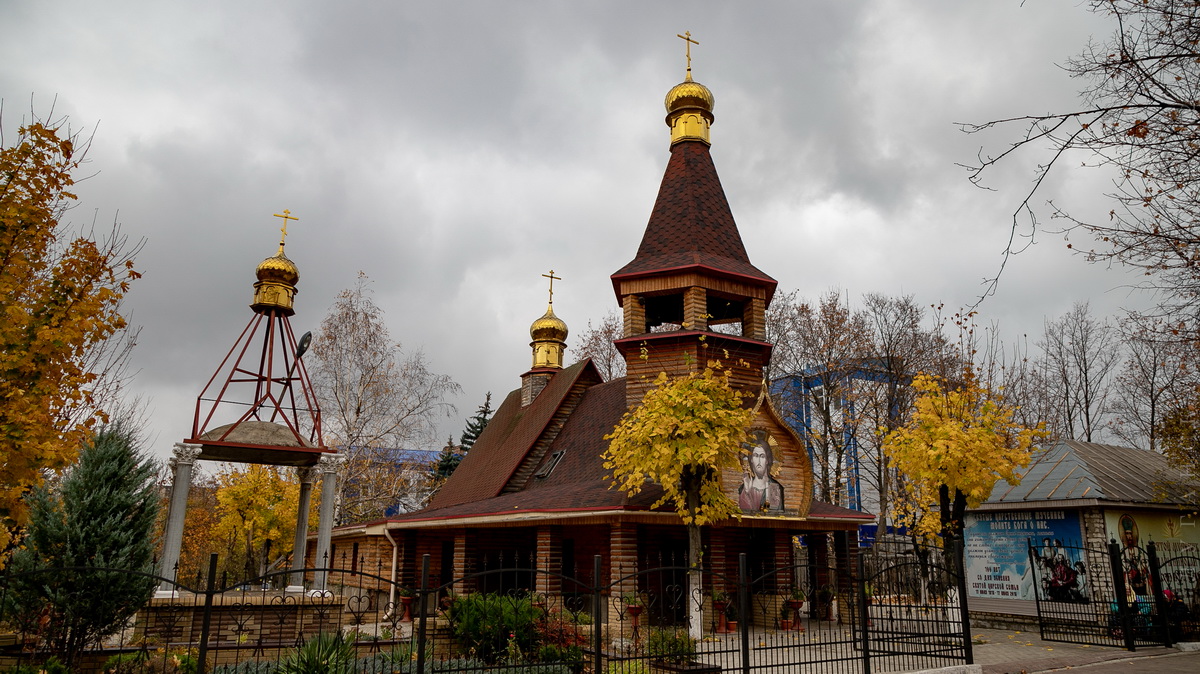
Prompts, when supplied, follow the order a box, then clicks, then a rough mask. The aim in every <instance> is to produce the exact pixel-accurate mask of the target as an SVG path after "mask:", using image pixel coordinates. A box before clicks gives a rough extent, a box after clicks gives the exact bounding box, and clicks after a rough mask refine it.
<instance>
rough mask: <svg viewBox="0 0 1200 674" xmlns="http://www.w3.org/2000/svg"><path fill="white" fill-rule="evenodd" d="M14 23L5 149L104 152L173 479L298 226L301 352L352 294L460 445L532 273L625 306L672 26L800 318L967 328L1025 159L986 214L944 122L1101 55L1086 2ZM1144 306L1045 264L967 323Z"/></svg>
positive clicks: (515, 341) (518, 353)
mask: <svg viewBox="0 0 1200 674" xmlns="http://www.w3.org/2000/svg"><path fill="white" fill-rule="evenodd" d="M0 24H2V25H3V26H4V39H3V40H2V41H0V97H2V98H3V100H4V115H3V120H2V127H3V129H4V130H5V131H6V133H8V134H10V135H8V136H7V137H9V138H11V137H12V136H11V133H12V132H13V131H14V130H15V127H16V126H17V125H18V124H19V123H20V121H21V119H22V117H23V116H27V115H28V113H29V110H30V109H32V110H33V111H35V112H37V113H38V114H42V115H45V114H47V113H48V112H49V110H50V108H51V106H52V105H53V107H54V112H55V114H56V115H64V114H65V115H69V116H70V119H71V123H72V124H73V125H74V126H76V127H87V128H92V127H95V126H97V125H98V129H97V131H96V136H95V143H94V145H93V146H92V149H91V152H90V155H89V157H90V160H91V164H90V165H89V168H90V169H92V170H94V171H95V175H92V176H91V177H90V178H89V179H88V180H86V181H84V182H83V183H82V184H81V185H80V189H79V190H78V191H79V193H80V197H81V199H80V204H79V206H78V208H76V209H75V210H74V211H72V212H71V215H70V217H71V220H72V222H73V223H74V224H78V225H86V224H90V223H91V222H92V221H93V219H95V220H96V221H98V222H111V221H114V220H115V221H119V222H120V223H122V226H123V229H124V231H125V232H126V233H127V234H128V235H129V236H130V237H132V238H134V239H144V240H145V248H144V249H143V251H142V253H141V254H140V255H139V257H138V260H137V264H138V267H139V268H140V269H141V270H143V271H144V272H145V277H144V278H143V280H141V281H139V282H137V283H136V284H135V286H134V288H133V290H132V291H131V293H130V294H129V296H128V298H127V302H126V306H127V308H128V309H129V310H130V311H131V312H132V317H133V321H134V322H135V323H138V324H140V325H142V326H143V330H142V334H141V340H140V344H139V346H138V348H137V350H136V355H135V367H136V368H137V369H138V370H139V374H138V376H137V378H136V380H135V383H134V386H133V390H132V393H136V394H140V395H142V396H144V397H145V398H147V399H148V400H149V404H150V409H151V410H152V417H151V418H152V426H153V429H152V430H153V432H154V434H155V435H156V440H155V448H156V449H157V450H158V451H160V452H166V451H167V450H168V449H169V447H170V444H171V443H172V442H176V441H178V440H181V439H183V437H184V436H185V435H186V434H187V432H188V431H189V430H190V424H191V410H192V405H193V404H194V400H195V396H196V395H197V394H198V393H199V391H200V389H201V388H202V387H203V385H204V383H205V382H206V381H207V378H208V377H209V376H210V375H211V373H212V371H213V370H215V369H216V367H217V364H218V363H219V362H220V359H221V358H222V357H223V356H224V354H225V351H226V350H227V349H228V348H229V346H231V345H232V344H233V341H234V340H235V339H236V337H237V335H238V334H239V332H240V330H241V328H242V327H243V326H244V325H245V323H246V322H247V321H248V320H249V318H250V312H249V309H248V307H247V305H248V304H249V301H250V297H251V284H252V282H253V280H254V277H253V271H254V266H255V265H256V264H257V263H258V262H259V261H260V260H261V259H263V258H264V257H266V256H268V255H271V254H273V252H274V250H275V245H276V243H277V241H278V238H277V237H278V231H277V228H278V221H277V219H275V218H272V217H271V214H272V213H278V212H280V211H282V209H284V208H287V209H290V210H291V212H292V213H293V214H294V215H296V216H298V217H299V218H300V220H299V222H297V223H295V224H294V225H293V226H292V227H291V228H290V233H289V237H288V244H287V251H288V255H289V256H290V257H291V258H292V259H293V260H295V261H296V263H297V264H298V266H299V268H300V271H301V280H300V295H299V296H298V298H297V315H296V317H295V318H294V319H293V325H295V326H296V328H297V330H298V331H300V332H302V331H304V330H307V329H313V328H315V327H316V326H317V324H318V323H319V322H320V320H321V318H322V317H323V315H324V314H325V312H326V311H327V309H328V308H329V306H330V305H331V304H332V302H333V300H334V298H335V297H336V295H337V293H338V292H339V291H341V290H342V289H344V288H347V287H349V286H350V285H352V284H353V283H354V279H355V277H356V275H357V273H358V272H359V271H360V270H361V271H363V272H366V273H367V274H368V275H369V277H370V278H371V279H372V280H373V284H372V287H373V289H374V291H375V299H376V301H377V303H378V304H379V305H380V306H381V307H382V308H383V309H384V311H385V313H386V317H387V320H388V325H389V329H390V331H391V333H392V336H393V337H394V338H395V339H397V340H399V341H401V342H403V343H404V345H405V346H406V347H407V348H409V349H414V350H416V349H420V350H422V351H423V352H424V353H425V355H426V357H427V359H428V360H429V363H430V365H431V367H432V368H433V369H434V370H436V371H439V372H445V373H447V374H450V375H451V376H452V377H454V378H455V379H456V380H457V381H458V382H460V383H461V384H462V385H463V387H464V394H463V395H462V397H461V398H460V399H459V400H457V401H456V402H457V404H458V405H459V415H458V416H455V417H454V418H449V419H445V420H444V421H443V424H442V427H443V429H444V430H443V433H442V436H443V437H444V436H445V435H447V434H453V435H455V436H457V435H458V433H459V431H460V430H461V428H462V424H463V419H464V418H465V417H466V416H467V415H469V414H470V413H471V411H472V410H473V409H474V408H475V406H476V405H478V404H479V403H480V402H481V401H482V400H483V396H484V393H485V392H487V391H492V392H493V393H494V394H496V395H501V394H502V393H503V392H505V391H507V390H509V389H510V388H513V387H515V385H516V384H517V383H518V377H519V375H520V374H521V372H523V371H524V370H525V369H527V368H528V365H529V357H530V355H529V347H528V341H529V338H528V332H527V330H528V326H529V323H530V322H531V321H532V320H533V319H535V318H537V317H538V316H540V315H541V312H542V311H543V310H544V305H545V299H546V288H545V286H544V281H545V279H542V278H541V276H540V275H541V274H542V273H544V272H546V271H547V270H549V269H551V268H553V269H555V270H556V271H557V272H558V274H559V275H560V276H562V277H563V281H562V282H561V283H560V284H556V286H555V291H556V293H555V300H556V301H555V310H556V312H557V313H558V314H559V316H561V317H562V318H563V319H564V320H566V322H567V323H568V325H569V326H570V327H571V329H572V331H573V333H574V334H575V335H578V334H579V333H581V332H582V331H583V330H584V329H585V328H586V325H587V322H588V320H589V319H597V318H600V317H602V316H603V315H604V314H605V313H607V312H608V311H611V310H614V309H616V306H615V302H614V298H613V294H612V287H611V284H610V282H609V280H608V276H609V274H611V273H612V272H613V271H615V270H616V269H618V268H619V267H620V266H622V265H623V264H625V263H626V262H628V261H629V259H631V258H632V256H633V254H634V252H635V250H636V248H637V245H638V242H639V240H640V237H641V233H642V229H643V227H644V226H645V223H646V220H647V218H648V217H649V213H650V209H651V207H652V205H653V202H654V196H655V194H656V191H657V188H658V184H659V181H660V180H661V178H662V171H663V168H664V167H665V165H666V162H667V158H668V147H667V145H668V134H667V130H666V127H665V125H664V124H663V115H664V110H663V107H662V101H663V96H664V94H665V93H666V91H667V89H669V88H670V87H671V86H672V85H673V84H675V83H677V82H678V81H680V80H681V79H682V77H683V71H684V52H683V44H682V42H681V41H680V40H679V39H677V38H676V37H675V35H676V34H677V33H682V32H683V31H685V30H686V31H691V33H692V35H693V36H694V37H695V38H696V39H697V40H699V42H700V45H699V46H698V47H695V48H694V49H693V66H694V73H695V77H696V79H697V80H698V81H701V82H703V83H705V84H706V85H708V86H709V87H710V88H711V89H712V90H713V92H714V93H715V95H716V101H717V103H716V110H715V114H716V123H715V125H714V127H713V131H712V135H713V156H714V160H715V161H716V165H717V169H718V171H719V172H720V175H721V178H722V181H723V183H724V186H725V189H726V192H727V194H728V196H729V199H730V203H731V206H732V208H733V211H734V215H735V217H736V219H737V221H738V224H739V227H740V229H741V232H742V236H743V238H744V240H745V242H746V247H747V250H748V252H749V254H750V256H751V258H752V259H753V260H754V262H755V264H756V266H758V267H759V268H761V269H763V270H765V271H767V272H768V273H770V274H772V275H773V276H775V277H776V278H777V279H779V281H780V285H781V288H782V289H785V290H786V289H799V290H800V291H801V293H802V294H804V295H807V296H809V297H814V296H816V295H817V294H819V293H821V292H823V291H824V290H826V289H828V288H832V287H840V288H842V289H843V291H844V292H846V293H848V294H849V295H850V296H851V298H856V297H859V296H861V295H862V294H863V293H867V292H883V293H888V294H893V295H898V294H913V295H914V296H916V298H917V300H918V301H920V302H921V303H923V304H927V305H928V304H936V303H944V304H945V305H946V306H947V307H952V308H957V307H959V306H964V305H967V304H970V303H972V302H973V301H974V300H975V299H976V297H977V296H978V294H979V292H981V290H982V287H981V286H980V285H979V283H980V281H981V280H982V279H983V278H984V277H985V276H988V275H991V274H993V273H994V272H995V270H996V268H997V267H998V265H999V264H1000V251H1001V250H1003V248H1004V245H1005V242H1006V240H1007V233H1008V222H1009V218H1010V214H1011V212H1012V209H1013V208H1014V207H1015V205H1016V203H1017V202H1018V201H1019V199H1020V197H1021V196H1022V194H1023V192H1022V190H1024V189H1027V188H1028V185H1029V179H1030V178H1031V175H1032V173H1031V170H1032V166H1033V162H1034V161H1036V158H1033V157H1030V158H1025V159H1022V160H1020V161H1018V162H1015V163H1013V164H1010V165H1009V166H1005V167H1001V170H999V171H998V172H997V173H996V174H994V175H993V177H992V178H993V182H992V183H991V185H990V186H991V187H992V188H994V191H984V190H980V189H978V188H975V187H973V186H971V185H970V184H969V183H968V182H967V180H966V175H965V172H964V171H963V170H962V169H961V168H959V167H957V166H956V163H961V162H969V161H970V160H971V159H972V158H973V157H974V155H975V153H976V152H977V151H978V150H979V148H980V146H981V145H983V144H985V143H986V144H988V145H989V147H991V148H993V149H994V148H997V147H999V145H998V144H999V143H1003V142H1004V140H1005V139H1006V138H1010V139H1011V137H1012V136H1011V135H1009V136H1007V137H1006V136H1005V135H1004V134H1003V133H1000V134H991V135H990V136H988V137H985V138H981V137H970V136H965V135H964V134H962V133H960V132H959V131H958V129H957V127H956V126H955V124H954V123H955V122H978V121H985V120H988V119H993V118H998V117H1006V116H1012V115H1018V114H1026V113H1030V112H1034V113H1036V112H1043V111H1046V110H1052V109H1057V108H1064V107H1068V106H1069V105H1071V103H1072V102H1073V101H1074V96H1075V93H1076V91H1077V90H1078V89H1079V88H1081V84H1080V83H1077V82H1072V81H1071V80H1069V79H1068V78H1067V77H1066V76H1065V75H1064V73H1063V72H1062V71H1061V70H1060V69H1059V68H1058V67H1057V66H1056V64H1057V63H1061V62H1062V61H1064V60H1065V59H1066V58H1068V57H1070V56H1071V55H1073V54H1075V53H1077V52H1078V51H1080V50H1081V49H1082V48H1083V46H1084V44H1085V43H1086V41H1087V40H1088V38H1089V37H1091V36H1095V37H1097V38H1102V37H1104V36H1105V35H1106V34H1107V33H1108V32H1110V31H1111V28H1112V27H1111V26H1109V25H1108V24H1107V23H1106V22H1105V21H1104V20H1103V19H1102V18H1099V17H1096V16H1094V15H1092V14H1090V13H1089V12H1088V11H1087V10H1086V8H1085V7H1081V6H1078V4H1077V3H1067V2H1046V3H1022V2H1020V1H1019V0H1005V1H997V2H989V3H963V2H957V1H954V0H941V1H936V2H923V3H892V2H883V1H877V2H871V1H867V2H857V3H841V2H839V3H834V2H825V3H817V2H790V1H788V2H785V1H782V0H779V1H774V2H755V3H721V2H656V3H646V2H574V3H563V2H548V1H546V2H505V3H498V2H415V1H413V2H395V3H370V2H338V3H331V2H317V1H313V0H308V1H297V2H288V3H245V2H231V1H230V2H206V3H201V4H197V3H161V2H120V1H118V2H107V3H87V2H54V3H44V2H34V1H33V0H15V1H12V2H7V3H4V5H3V7H2V8H0ZM1015 132H1016V130H1015V129H1014V130H1010V133H1015ZM1021 162H1024V163H1021ZM1104 185H1105V180H1104V176H1103V174H1102V173H1099V172H1086V171H1064V172H1063V173H1062V174H1060V175H1057V176H1055V177H1054V179H1053V180H1052V181H1051V182H1050V183H1049V184H1048V191H1047V193H1046V195H1045V197H1046V198H1054V199H1055V200H1056V201H1062V202H1063V203H1064V204H1074V205H1076V206H1078V207H1080V208H1084V209H1088V208H1102V207H1103V203H1102V200H1101V199H1100V198H1099V195H1100V194H1101V193H1102V192H1103V189H1104ZM1129 283H1130V276H1129V275H1128V274H1124V273H1122V272H1121V271H1120V270H1109V269H1102V268H1096V267H1093V266H1089V265H1088V264H1087V263H1085V262H1084V261H1083V260H1081V259H1080V258H1078V257H1076V256H1072V255H1071V254H1070V253H1069V252H1068V251H1067V250H1066V248H1065V245H1064V242H1063V241H1062V240H1061V238H1059V237H1054V236H1044V237H1042V238H1040V239H1039V240H1038V242H1037V245H1035V246H1033V247H1032V248H1031V249H1030V251H1028V252H1026V253H1024V254H1022V255H1021V256H1018V257H1017V258H1014V260H1013V261H1011V262H1010V266H1009V269H1008V271H1007V272H1006V275H1005V278H1004V280H1003V282H1002V284H1001V286H1000V289H999V291H998V293H997V294H996V296H994V297H992V298H989V299H988V300H987V301H986V302H985V303H984V304H983V305H982V307H981V311H982V315H983V319H984V320H985V321H988V322H990V321H993V320H995V321H997V323H998V325H999V329H1000V331H1001V333H1002V334H1004V335H1012V339H1014V340H1015V339H1016V338H1017V337H1018V336H1019V335H1021V334H1024V333H1029V334H1036V333H1037V332H1038V331H1040V329H1041V325H1042V321H1043V319H1044V317H1046V316H1051V317H1053V316H1057V315H1059V314H1061V313H1063V312H1064V311H1066V310H1067V309H1069V308H1070V306H1071V304H1072V302H1074V301H1076V300H1091V301H1092V304H1093V307H1094V308H1096V309H1097V310H1099V311H1102V312H1116V311H1117V310H1118V308H1119V307H1121V306H1123V305H1129V304H1131V303H1136V302H1138V301H1143V300H1142V298H1140V297H1139V296H1136V295H1130V294H1129V293H1128V292H1126V291H1124V290H1122V288H1123V287H1124V286H1126V285H1127V284H1129ZM570 356H571V352H568V358H570Z"/></svg>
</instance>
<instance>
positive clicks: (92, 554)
mask: <svg viewBox="0 0 1200 674" xmlns="http://www.w3.org/2000/svg"><path fill="white" fill-rule="evenodd" d="M154 478H155V471H154V466H153V463H152V462H150V461H148V460H146V459H144V458H143V457H142V455H141V453H140V452H139V451H138V450H137V449H136V448H135V446H134V434H133V432H132V431H131V430H129V429H127V428H125V427H123V426H122V425H121V424H116V425H111V426H108V427H106V428H104V429H101V430H100V431H98V432H97V433H96V434H95V435H94V436H93V437H92V438H91V439H90V440H88V441H85V442H84V446H83V447H82V449H81V452H80V454H79V462H78V463H77V464H76V465H75V466H74V467H72V468H71V469H70V470H69V471H68V472H67V474H66V475H65V476H64V477H63V479H62V481H61V482H60V483H59V485H58V487H57V488H56V489H53V490H52V489H50V488H47V487H39V488H37V489H35V490H34V491H33V492H31V493H30V494H29V496H27V497H26V498H27V500H28V503H29V507H30V521H29V526H28V528H27V530H26V536H25V540H24V541H23V547H22V548H21V549H19V550H17V551H16V552H14V553H13V556H12V559H11V562H10V565H9V568H8V572H9V574H10V576H9V578H10V585H9V592H8V594H7V597H6V600H7V601H6V603H8V605H7V606H5V612H6V613H7V614H8V615H12V616H15V617H16V619H17V621H18V622H26V623H30V624H31V625H37V633H38V634H40V636H41V637H42V639H43V640H44V643H45V646H46V647H48V648H49V649H51V650H52V651H53V652H55V653H57V654H59V655H61V656H62V658H63V659H64V661H65V663H66V664H67V666H68V667H70V666H72V665H73V663H74V661H75V659H76V657H77V656H78V655H79V654H80V653H81V652H82V650H83V649H84V648H86V647H88V646H89V645H91V644H95V643H97V642H99V641H100V640H101V639H103V638H105V637H107V636H109V635H111V634H114V633H116V632H118V631H120V630H121V629H122V628H124V627H125V625H126V623H127V622H128V620H129V619H130V618H132V617H133V615H134V614H135V613H136V612H137V610H138V608H140V607H141V606H142V605H143V604H144V603H145V602H146V601H147V600H148V599H149V598H150V596H151V594H152V593H153V591H154V587H155V585H156V584H157V582H156V579H155V578H154V577H152V576H150V575H147V574H149V573H152V572H153V561H154V523H155V519H156V517H157V515H158V495H157V493H156V490H155V485H154ZM81 567H82V568H81Z"/></svg>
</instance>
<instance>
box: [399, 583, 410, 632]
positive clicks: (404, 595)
mask: <svg viewBox="0 0 1200 674" xmlns="http://www.w3.org/2000/svg"><path fill="white" fill-rule="evenodd" d="M396 596H398V597H400V610H401V612H402V613H401V614H400V622H402V623H406V622H412V603H413V590H412V588H411V587H407V586H401V587H398V588H396Z"/></svg>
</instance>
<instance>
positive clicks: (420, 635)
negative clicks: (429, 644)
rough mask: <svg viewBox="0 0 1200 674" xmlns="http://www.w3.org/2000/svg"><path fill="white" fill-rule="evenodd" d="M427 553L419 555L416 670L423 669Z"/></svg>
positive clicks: (427, 589)
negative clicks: (418, 617)
mask: <svg viewBox="0 0 1200 674" xmlns="http://www.w3.org/2000/svg"><path fill="white" fill-rule="evenodd" d="M428 596H429V553H426V554H424V555H421V588H420V589H419V590H417V610H418V611H419V612H420V615H421V618H420V620H419V621H418V622H417V671H418V672H424V671H425V621H426V619H427V618H426V616H427V615H428V614H429V610H428V606H427V604H428V603H429V599H428Z"/></svg>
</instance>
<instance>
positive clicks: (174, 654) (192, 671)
mask: <svg viewBox="0 0 1200 674" xmlns="http://www.w3.org/2000/svg"><path fill="white" fill-rule="evenodd" d="M199 669H200V663H199V662H198V661H197V660H196V656H195V651H194V650H190V649H186V648H172V649H171V650H169V651H163V650H162V649H159V650H158V651H157V652H154V653H147V652H145V651H134V652H132V653H118V654H117V655H114V656H112V657H111V658H109V659H108V660H105V661H104V670H103V671H104V674H196V672H197V671H198V670H199ZM63 671H64V672H65V671H66V670H65V668H64V670H63ZM46 674H55V673H54V672H51V671H49V670H46Z"/></svg>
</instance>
